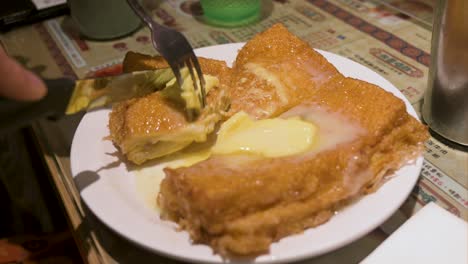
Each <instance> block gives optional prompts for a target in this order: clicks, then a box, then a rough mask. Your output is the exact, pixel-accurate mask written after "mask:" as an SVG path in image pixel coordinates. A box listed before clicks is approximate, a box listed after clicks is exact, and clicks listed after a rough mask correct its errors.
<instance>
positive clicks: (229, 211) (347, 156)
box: [158, 25, 428, 257]
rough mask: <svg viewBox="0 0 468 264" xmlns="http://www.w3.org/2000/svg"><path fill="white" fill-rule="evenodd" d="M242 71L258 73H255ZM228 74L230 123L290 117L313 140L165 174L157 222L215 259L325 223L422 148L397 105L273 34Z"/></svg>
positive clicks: (421, 136)
mask: <svg viewBox="0 0 468 264" xmlns="http://www.w3.org/2000/svg"><path fill="white" fill-rule="evenodd" d="M285 46H286V47H287V48H284V47H285ZM249 63H254V64H258V65H261V67H262V68H261V70H260V73H258V72H255V70H254V71H252V70H250V69H249V66H246V65H249ZM254 67H256V66H254ZM233 71H234V73H233V79H232V83H233V84H235V85H232V86H231V90H230V96H231V100H232V108H231V110H230V114H231V115H232V114H234V113H235V112H236V111H240V110H243V111H246V112H247V113H249V114H250V115H251V116H254V117H256V118H258V119H262V118H266V117H277V116H279V117H280V118H286V117H291V116H298V117H300V118H301V119H303V120H306V121H309V122H312V123H314V124H316V125H317V127H318V129H319V130H318V131H319V132H318V144H316V145H315V146H314V147H312V148H311V149H310V150H308V151H306V152H303V153H300V154H296V155H291V156H285V157H277V158H265V157H262V156H256V155H243V154H236V155H234V154H232V155H214V156H211V157H210V158H209V159H207V160H205V161H202V162H200V163H197V164H195V165H192V166H190V167H182V168H176V169H172V168H166V169H165V173H166V177H165V179H164V180H163V182H162V184H161V190H160V194H159V197H158V203H159V205H160V206H161V207H162V209H163V212H164V215H163V216H164V217H166V218H168V219H171V220H173V221H176V222H177V223H179V225H180V226H181V227H182V228H183V229H185V230H187V231H188V232H189V233H190V237H191V238H192V239H193V240H194V241H195V242H200V243H206V244H209V245H210V246H211V247H212V248H213V249H214V250H215V251H216V252H217V253H219V254H221V255H222V256H225V257H226V256H232V255H235V256H239V255H244V256H252V255H258V254H261V253H264V252H267V251H268V249H269V246H270V244H271V243H272V242H274V241H277V240H279V239H281V238H283V237H285V236H287V235H290V234H294V233H298V232H302V231H303V230H304V229H306V228H309V227H313V226H316V225H319V224H322V223H324V222H326V221H327V220H328V219H329V218H330V217H331V216H332V215H333V213H334V212H335V210H337V209H338V208H340V207H341V206H343V205H344V204H346V203H349V202H351V201H352V200H353V199H355V198H356V197H359V196H361V195H363V194H366V193H368V192H371V191H374V190H375V189H376V188H378V187H379V186H380V184H381V183H382V181H383V178H384V177H383V176H384V175H386V174H388V173H391V172H393V171H394V170H396V169H398V168H399V167H401V166H403V165H404V164H406V163H407V162H408V161H410V160H412V159H414V158H416V157H417V156H418V155H419V154H420V153H421V151H422V149H423V142H424V141H425V140H426V139H427V138H428V133H427V129H426V127H425V126H423V125H422V124H421V123H420V122H418V121H417V120H415V119H414V118H413V117H412V116H410V115H409V114H408V113H407V111H406V107H405V104H404V102H403V101H402V100H400V99H399V98H397V97H395V96H394V95H393V94H391V93H389V92H386V91H384V90H383V89H381V88H379V87H377V86H375V85H373V84H369V83H367V82H364V81H361V80H356V79H352V78H345V77H344V76H342V75H341V74H340V73H338V72H337V71H336V69H335V68H334V67H333V66H332V65H331V64H329V63H328V62H327V61H326V60H325V59H324V58H323V57H322V56H321V55H320V54H318V53H316V52H315V51H314V50H313V49H312V48H310V47H308V46H307V44H306V43H304V42H303V41H301V40H300V39H298V38H296V37H294V36H292V34H291V33H289V32H287V30H286V29H285V28H284V27H282V26H280V25H275V26H273V27H272V28H271V29H269V30H267V31H266V32H264V33H261V34H259V35H257V36H256V37H254V38H253V39H252V40H251V41H250V42H249V43H247V44H246V46H245V47H244V48H243V49H242V50H241V51H240V52H239V56H238V58H237V60H236V62H235V66H234V68H233ZM265 72H267V74H264V73H265ZM264 76H267V77H265V78H264ZM276 81H280V82H281V84H280V85H278V84H277V83H275V82H276ZM252 90H254V92H252ZM255 90H256V91H255ZM282 98H283V99H282ZM272 144H274V142H272Z"/></svg>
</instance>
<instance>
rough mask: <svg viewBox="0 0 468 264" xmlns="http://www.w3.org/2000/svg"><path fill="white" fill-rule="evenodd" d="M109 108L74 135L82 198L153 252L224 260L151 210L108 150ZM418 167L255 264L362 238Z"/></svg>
mask: <svg viewBox="0 0 468 264" xmlns="http://www.w3.org/2000/svg"><path fill="white" fill-rule="evenodd" d="M241 47H242V44H227V45H219V46H213V47H206V48H202V49H198V50H197V51H196V53H197V55H198V56H204V57H210V58H214V59H220V60H225V61H227V62H228V63H232V62H233V61H234V59H235V57H236V54H237V51H238V50H239V49H240V48H241ZM320 53H322V54H323V55H324V56H325V57H326V58H327V59H328V60H329V61H330V62H331V63H332V64H333V65H335V66H336V67H337V68H338V70H339V71H340V72H342V73H343V74H344V75H346V76H350V77H354V78H357V79H362V80H366V81H368V82H370V83H374V84H376V85H378V86H380V87H382V88H383V89H385V90H387V91H389V92H392V93H393V94H394V95H396V96H398V97H399V98H401V99H402V100H404V101H405V103H406V107H407V110H408V112H409V113H410V114H411V115H413V116H415V117H416V113H415V111H414V109H413V108H412V107H411V105H410V103H409V102H408V101H407V100H406V98H405V97H404V96H403V95H402V94H401V93H400V91H399V90H398V89H397V88H395V87H394V86H393V85H392V84H391V83H390V82H388V81H387V80H385V79H384V78H382V77H381V76H380V75H378V74H377V73H375V72H373V71H371V70H369V69H368V68H366V67H364V66H362V65H360V64H358V63H356V62H353V61H351V60H349V59H347V58H344V57H341V56H338V55H335V54H332V53H329V52H324V51H320ZM108 113H109V110H107V109H103V110H99V111H94V112H90V113H88V114H86V115H85V116H84V118H83V119H82V121H81V123H80V125H79V126H78V129H77V130H76V133H75V136H74V138H73V144H72V149H71V168H72V173H73V177H74V179H75V182H76V183H77V185H78V186H79V189H82V188H83V186H85V185H86V187H85V188H84V189H83V190H82V191H81V197H82V199H83V201H84V202H85V203H86V204H87V205H88V207H89V208H90V209H91V210H92V211H93V213H94V214H95V215H96V216H97V217H98V218H99V219H100V220H101V221H102V222H104V223H105V224H107V225H108V226H109V227H110V228H112V229H113V230H115V231H116V232H118V233H119V234H121V235H122V236H124V237H126V238H127V239H129V240H131V241H134V242H136V243H137V244H139V245H142V246H144V247H146V248H148V249H150V250H153V251H155V252H157V253H160V254H163V255H167V256H170V257H174V258H179V259H183V260H188V261H192V262H193V261H194V262H202V263H219V262H222V259H221V258H220V257H219V256H218V255H214V254H213V253H212V250H211V248H210V247H208V246H205V245H193V244H192V243H191V242H190V239H189V236H188V234H187V233H186V232H184V231H182V232H177V231H176V230H175V228H174V227H175V224H174V223H171V222H167V221H162V220H160V219H159V215H158V213H157V212H156V211H154V210H150V209H149V208H148V206H147V205H146V204H145V203H144V202H143V200H142V198H141V195H139V194H138V193H137V191H136V184H137V183H136V177H137V173H134V172H133V171H128V170H127V167H126V166H125V164H123V163H120V164H118V162H117V165H116V166H112V164H114V165H115V164H116V163H115V162H116V161H118V158H117V157H116V156H115V155H110V154H112V153H116V151H117V150H116V149H115V147H114V146H113V145H112V144H111V142H109V141H106V140H103V138H104V137H105V136H107V135H108V134H109V132H108V128H107V122H108ZM421 164H422V157H420V158H418V159H417V161H416V162H415V163H414V164H411V165H407V166H405V167H403V168H402V169H400V170H399V171H397V172H396V177H394V178H393V179H391V180H390V181H388V182H387V183H385V184H384V185H383V186H382V187H381V188H380V189H379V190H378V191H377V192H376V193H373V194H370V195H367V196H365V197H363V198H362V199H361V200H359V201H358V202H356V203H354V204H352V205H350V206H348V207H346V208H345V209H343V210H342V211H340V212H339V213H338V214H337V215H335V216H334V217H332V219H331V220H330V221H328V222H327V223H325V224H323V225H321V226H318V227H316V228H311V229H308V230H306V231H305V232H304V233H303V234H299V235H294V236H289V237H287V238H284V239H282V240H280V241H279V242H277V243H274V244H272V245H271V248H270V253H269V254H265V255H261V256H259V257H257V258H255V259H254V260H252V262H255V263H273V262H275V263H284V262H287V261H293V260H299V259H304V258H308V257H312V256H317V255H320V254H323V253H326V252H329V251H332V250H334V249H337V248H339V247H342V246H344V245H346V244H348V243H351V242H353V241H354V240H356V239H358V238H360V237H362V236H364V235H365V234H366V233H368V232H370V231H372V230H373V229H375V228H376V227H377V226H379V225H380V224H382V223H383V222H384V221H385V220H386V219H387V218H388V217H390V216H391V215H392V214H393V213H394V212H395V211H396V210H397V209H398V208H399V207H400V206H401V204H402V203H403V202H404V200H405V199H406V198H407V197H408V195H409V193H410V192H411V190H412V189H413V187H414V185H415V183H416V180H417V179H418V175H419V171H420V169H421ZM106 165H110V166H107V167H105V166H106ZM98 170H99V171H98ZM96 171H97V173H96ZM138 177H139V176H138ZM154 188H157V186H154Z"/></svg>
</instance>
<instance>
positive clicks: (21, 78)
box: [0, 48, 47, 101]
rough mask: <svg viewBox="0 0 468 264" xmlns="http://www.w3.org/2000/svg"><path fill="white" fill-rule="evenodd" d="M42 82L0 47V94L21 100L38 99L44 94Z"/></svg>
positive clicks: (44, 89) (45, 90)
mask: <svg viewBox="0 0 468 264" xmlns="http://www.w3.org/2000/svg"><path fill="white" fill-rule="evenodd" d="M46 93H47V89H46V87H45V84H44V82H43V81H42V80H41V79H40V78H39V77H37V76H36V75H35V74H34V73H32V72H30V71H28V70H26V69H25V68H23V67H22V66H21V65H20V64H19V63H18V62H16V61H15V60H13V59H12V58H10V57H9V56H8V55H7V54H6V53H5V51H3V49H2V48H0V96H3V97H7V98H10V99H15V100H21V101H33V100H38V99H40V98H42V97H44V96H45V94H46Z"/></svg>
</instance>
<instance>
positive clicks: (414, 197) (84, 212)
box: [0, 0, 468, 263]
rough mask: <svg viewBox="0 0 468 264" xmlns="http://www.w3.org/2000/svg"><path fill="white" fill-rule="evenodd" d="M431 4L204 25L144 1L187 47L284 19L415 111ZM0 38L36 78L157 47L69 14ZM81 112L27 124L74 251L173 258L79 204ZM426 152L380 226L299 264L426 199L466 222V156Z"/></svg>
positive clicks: (354, 257) (107, 69)
mask: <svg viewBox="0 0 468 264" xmlns="http://www.w3.org/2000/svg"><path fill="white" fill-rule="evenodd" d="M435 2H436V1H435V0H412V1H405V0H380V1H377V0H360V1H359V0H308V1H298V0H276V1H265V0H264V1H262V4H263V10H262V18H261V19H260V21H258V22H257V23H254V24H251V25H248V26H244V27H240V28H220V27H214V26H210V25H207V24H205V23H204V22H203V19H202V17H201V16H200V10H201V9H200V5H199V2H198V1H190V0H188V1H184V0H169V1H143V5H144V6H145V8H147V10H148V11H149V12H151V14H152V15H153V17H154V19H155V20H157V21H159V22H161V23H163V24H165V25H167V26H170V27H174V28H176V29H178V30H180V31H182V32H183V33H184V34H185V36H186V37H187V38H188V39H189V41H190V43H191V44H192V46H193V47H194V48H199V47H205V46H211V45H217V44H224V43H231V42H245V41H247V40H249V39H250V38H251V37H252V36H253V35H254V34H256V33H258V32H261V31H262V30H264V29H266V28H268V27H269V26H271V25H272V24H274V23H283V24H284V25H285V26H286V27H287V28H288V29H289V30H290V31H292V32H293V33H294V34H296V35H297V36H299V37H301V38H302V39H304V40H306V41H307V42H308V43H309V44H310V45H311V46H313V47H314V48H318V49H322V50H327V51H330V52H333V53H336V54H339V55H341V56H345V57H347V58H350V59H352V60H354V61H356V62H358V63H360V64H362V65H365V66H366V67H368V68H370V69H372V70H374V71H375V72H377V73H378V74H380V75H382V76H383V77H385V78H386V79H387V80H389V81H390V82H391V83H393V84H394V85H395V86H396V87H397V88H398V89H399V90H400V91H401V92H402V93H403V94H404V95H405V96H406V97H407V99H408V100H409V101H410V102H411V104H412V105H413V107H414V108H415V109H416V111H417V112H418V114H419V113H420V108H421V102H422V99H423V94H424V91H425V89H426V86H427V80H428V72H429V68H428V67H429V63H430V46H431V44H430V42H431V41H430V40H431V25H432V14H433V10H434V8H435ZM0 41H1V43H2V45H3V46H4V48H5V50H6V51H7V53H8V54H10V55H11V56H12V57H14V58H15V59H17V60H18V61H20V62H22V63H23V64H24V65H25V66H26V67H28V68H30V69H32V70H33V71H35V72H36V73H37V74H39V75H40V76H42V77H44V78H54V77H60V76H68V77H71V78H84V77H98V76H105V75H113V74H118V73H120V72H121V71H122V64H121V63H122V60H123V57H124V55H125V53H126V52H127V51H138V52H141V53H147V54H156V52H155V50H154V49H153V47H152V46H151V39H150V35H149V31H148V30H147V29H146V28H141V29H140V30H138V31H136V32H134V33H133V34H131V35H129V36H126V37H124V38H120V39H114V40H110V41H92V40H87V39H85V38H83V37H82V36H80V34H79V33H78V32H77V30H76V27H75V25H74V23H73V20H72V19H71V18H70V17H69V16H62V17H57V18H53V19H50V20H46V21H42V22H40V23H37V24H33V25H29V26H24V27H21V28H17V29H14V30H12V31H9V32H6V33H4V34H2V35H1V36H0ZM81 118H82V115H75V116H71V117H66V118H62V119H59V120H58V121H51V120H42V121H40V122H37V123H35V124H34V125H33V131H34V136H35V139H36V140H37V143H38V145H39V148H40V150H41V152H42V153H43V155H44V158H45V160H46V163H47V166H48V169H49V170H50V172H51V176H52V180H53V183H54V185H55V187H56V189H57V191H58V194H59V196H60V198H61V200H62V202H63V204H64V208H65V210H66V213H67V216H68V218H69V221H70V225H71V229H72V233H73V236H74V238H75V241H76V244H77V245H78V247H79V249H80V252H81V254H82V257H83V258H84V259H85V260H86V261H88V262H90V263H113V262H123V263H125V262H135V261H142V260H145V261H153V262H157V263H179V262H178V261H176V260H171V259H167V258H164V257H162V256H160V255H156V254H154V253H152V252H150V251H148V250H145V249H143V248H140V247H139V246H137V245H135V244H133V243H131V242H129V241H127V240H126V239H125V238H122V237H120V236H119V235H117V234H116V233H114V232H113V231H112V230H110V229H109V228H108V227H106V226H105V225H104V224H103V223H102V222H100V221H99V220H97V219H96V218H95V216H94V215H93V214H92V213H91V212H90V211H89V209H88V208H87V207H86V205H84V204H83V203H82V202H81V200H80V196H79V193H78V191H77V190H76V188H75V186H74V183H73V179H72V175H71V171H70V147H71V142H72V140H73V135H74V132H75V129H76V127H77V126H78V124H79V122H80V120H81ZM424 158H425V160H424V163H423V168H422V171H421V173H420V177H419V180H418V183H417V185H416V187H415V188H414V190H413V192H412V193H411V195H410V196H409V197H408V199H407V200H406V201H405V203H404V204H403V205H402V206H401V208H399V210H398V211H397V212H396V213H395V214H394V215H393V216H392V217H391V218H390V219H388V220H387V221H386V222H385V223H384V224H383V225H381V226H380V227H379V228H377V229H376V230H374V231H372V232H371V233H369V234H368V235H366V236H364V237H363V238H361V239H359V240H357V241H356V242H354V243H351V244H349V245H347V246H345V247H343V248H341V249H338V250H336V251H334V252H332V253H329V254H325V255H323V256H320V257H317V258H313V259H308V260H303V261H301V262H300V263H356V262H359V261H360V260H362V259H363V258H365V257H366V256H367V255H368V254H369V253H370V252H371V251H372V250H373V249H375V248H376V247H377V246H378V245H379V244H380V243H381V242H382V241H383V240H385V239H386V238H387V237H388V236H389V235H390V234H391V233H392V232H393V231H394V230H396V229H397V228H398V227H399V226H400V225H401V224H402V223H403V222H405V221H406V220H407V219H408V218H409V217H410V216H411V215H413V214H414V213H416V212H417V211H418V210H419V209H420V208H421V207H423V206H424V205H425V204H427V203H429V202H431V201H433V202H435V203H436V204H438V205H439V206H441V207H442V208H445V209H446V210H448V211H449V212H451V213H453V214H454V215H456V216H458V217H460V218H462V219H464V220H465V221H466V220H467V218H468V212H467V207H468V197H467V196H468V195H467V188H468V154H467V153H466V152H463V151H461V150H460V149H459V148H457V147H456V146H455V145H453V144H450V143H449V142H446V141H445V140H443V139H442V138H439V137H437V136H436V135H433V136H432V137H431V138H430V139H429V140H428V141H427V142H426V143H425V152H424ZM428 232H430V230H428Z"/></svg>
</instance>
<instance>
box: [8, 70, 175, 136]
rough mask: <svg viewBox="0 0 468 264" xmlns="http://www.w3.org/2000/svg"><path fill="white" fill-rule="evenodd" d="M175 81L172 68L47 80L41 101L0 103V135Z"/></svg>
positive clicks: (127, 97)
mask: <svg viewBox="0 0 468 264" xmlns="http://www.w3.org/2000/svg"><path fill="white" fill-rule="evenodd" d="M173 78H174V74H173V72H172V70H171V69H170V68H163V69H158V70H147V71H138V72H131V73H125V74H122V75H118V76H111V77H102V78H95V79H81V80H71V79H68V78H60V79H49V80H44V82H45V84H46V86H47V88H48V90H47V95H46V96H45V97H44V98H42V99H41V100H39V101H35V102H20V101H13V100H9V99H0V133H4V132H7V131H11V130H13V129H16V128H20V127H22V126H25V125H27V124H29V123H30V122H32V121H34V120H36V119H39V118H44V117H51V116H53V117H59V116H62V115H72V114H76V113H79V112H83V111H88V110H91V109H95V108H98V107H105V106H109V105H111V104H112V103H115V102H120V101H123V100H127V99H131V98H136V97H141V96H144V95H147V94H150V93H152V92H155V91H158V90H161V89H163V88H165V86H166V84H167V83H168V82H169V81H170V80H172V79H173Z"/></svg>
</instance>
